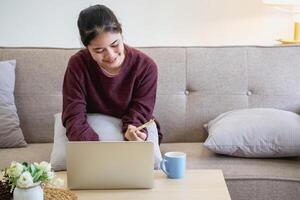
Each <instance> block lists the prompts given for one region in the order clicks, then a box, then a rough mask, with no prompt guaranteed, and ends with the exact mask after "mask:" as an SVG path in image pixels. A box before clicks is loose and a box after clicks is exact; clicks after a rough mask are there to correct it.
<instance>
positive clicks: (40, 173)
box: [33, 170, 43, 183]
mask: <svg viewBox="0 0 300 200" xmlns="http://www.w3.org/2000/svg"><path fill="white" fill-rule="evenodd" d="M42 175H43V170H37V171H36V173H35V175H34V176H33V182H34V183H35V182H37V181H40V177H41V176H42Z"/></svg>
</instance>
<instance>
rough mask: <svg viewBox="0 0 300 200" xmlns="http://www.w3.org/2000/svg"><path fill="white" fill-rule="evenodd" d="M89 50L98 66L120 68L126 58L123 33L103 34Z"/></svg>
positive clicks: (92, 41)
mask: <svg viewBox="0 0 300 200" xmlns="http://www.w3.org/2000/svg"><path fill="white" fill-rule="evenodd" d="M87 48H88V50H89V52H90V54H91V55H92V58H93V59H94V60H95V61H96V62H97V63H98V65H100V66H102V67H104V68H107V69H116V68H118V67H120V66H121V65H122V63H123V61H124V58H125V52H124V44H123V38H122V35H121V33H112V32H102V33H101V34H99V35H98V36H97V37H95V38H94V39H93V40H91V42H90V44H89V45H88V46H87Z"/></svg>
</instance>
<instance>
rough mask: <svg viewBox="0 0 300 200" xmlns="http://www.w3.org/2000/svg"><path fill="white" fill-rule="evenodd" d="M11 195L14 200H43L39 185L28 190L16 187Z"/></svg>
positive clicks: (42, 192)
mask: <svg viewBox="0 0 300 200" xmlns="http://www.w3.org/2000/svg"><path fill="white" fill-rule="evenodd" d="M13 195H14V200H44V191H43V188H42V187H41V184H37V185H34V186H32V187H29V188H19V187H16V188H15V190H14V194H13Z"/></svg>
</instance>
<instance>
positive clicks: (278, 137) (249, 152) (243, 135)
mask: <svg viewBox="0 0 300 200" xmlns="http://www.w3.org/2000/svg"><path fill="white" fill-rule="evenodd" d="M207 129H208V132H209V137H208V138H207V140H206V141H205V143H204V146H206V147H207V148H208V149H210V150H212V151H214V152H216V153H220V154H227V155H232V156H242V157H287V156H298V155H300V145H299V144H300V116H299V115H297V114H295V113H293V112H289V111H283V110H278V109H271V108H255V109H241V110H234V111H230V112H226V113H224V114H221V115H219V116H218V117H217V118H216V119H214V120H212V121H210V122H209V123H208V127H207Z"/></svg>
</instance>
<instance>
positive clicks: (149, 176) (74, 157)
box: [66, 141, 154, 189]
mask: <svg viewBox="0 0 300 200" xmlns="http://www.w3.org/2000/svg"><path fill="white" fill-rule="evenodd" d="M66 164H67V181H68V187H69V189H138V188H152V187H153V181H154V170H153V167H154V158H153V143H152V142H133V141H119V142H99V141H93V142H68V143H67V148H66Z"/></svg>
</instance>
